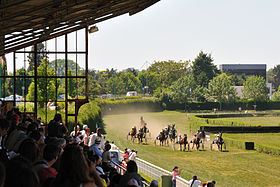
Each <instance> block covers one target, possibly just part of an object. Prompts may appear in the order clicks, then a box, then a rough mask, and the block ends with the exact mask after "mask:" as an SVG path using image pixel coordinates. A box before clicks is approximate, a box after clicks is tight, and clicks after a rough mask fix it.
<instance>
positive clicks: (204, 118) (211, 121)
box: [189, 113, 280, 126]
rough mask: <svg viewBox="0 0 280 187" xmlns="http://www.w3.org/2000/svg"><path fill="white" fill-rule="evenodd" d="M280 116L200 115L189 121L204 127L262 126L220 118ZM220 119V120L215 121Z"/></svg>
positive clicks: (260, 114)
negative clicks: (200, 123) (198, 122)
mask: <svg viewBox="0 0 280 187" xmlns="http://www.w3.org/2000/svg"><path fill="white" fill-rule="evenodd" d="M255 115H257V116H280V114H279V113H255V114H200V115H191V116H190V117H189V119H190V120H191V121H192V122H197V121H200V122H202V123H203V125H205V124H207V125H208V126H211V125H215V126H216V125H222V126H261V125H260V124H251V123H245V122H242V121H235V120H234V121H232V120H227V119H220V118H229V117H252V116H255ZM215 118H219V119H215Z"/></svg>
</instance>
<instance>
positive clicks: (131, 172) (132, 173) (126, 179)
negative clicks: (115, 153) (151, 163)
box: [119, 160, 143, 187]
mask: <svg viewBox="0 0 280 187" xmlns="http://www.w3.org/2000/svg"><path fill="white" fill-rule="evenodd" d="M137 172H138V168H137V164H136V162H135V161H133V160H130V161H128V163H127V171H126V173H125V174H124V175H123V176H122V177H121V179H120V182H119V186H122V187H128V186H129V185H130V184H131V183H133V182H135V181H137V184H136V186H142V185H143V183H142V177H141V176H140V175H139V174H138V173H137Z"/></svg>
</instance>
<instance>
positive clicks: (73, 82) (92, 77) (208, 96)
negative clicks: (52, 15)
mask: <svg viewBox="0 0 280 187" xmlns="http://www.w3.org/2000/svg"><path fill="white" fill-rule="evenodd" d="M37 48H38V49H39V50H40V51H41V53H39V55H37V62H38V70H37V72H38V75H39V76H49V77H51V76H54V75H61V76H63V75H65V59H57V60H56V61H49V60H48V56H47V53H44V50H45V48H44V46H43V45H41V44H40V45H38V46H37ZM28 62H29V66H28V68H27V71H24V69H23V68H21V69H18V70H17V72H16V75H24V74H25V75H33V74H34V55H33V53H31V54H29V55H28ZM76 73H77V75H85V70H84V69H83V68H81V67H80V66H79V65H78V64H77V63H76V62H74V61H72V60H68V71H67V74H68V75H69V76H71V75H75V74H76ZM10 74H11V75H12V73H10ZM279 77H280V65H278V66H276V67H274V68H273V69H271V70H269V71H268V78H267V79H268V81H269V82H271V83H272V84H273V86H274V87H275V88H278V87H279V85H280V79H279ZM88 78H89V81H88V86H89V96H92V97H96V96H98V95H102V94H111V95H125V94H126V93H127V92H128V91H137V92H138V93H139V94H143V95H149V96H154V97H158V98H160V99H162V100H169V101H173V102H179V103H183V102H186V101H202V102H203V101H215V102H219V103H230V102H234V101H236V100H238V99H240V98H238V97H237V93H236V90H235V89H234V88H233V86H244V89H243V92H242V95H243V99H246V100H253V101H256V102H257V101H267V100H268V99H269V97H268V88H267V87H266V80H265V79H264V78H263V77H260V76H250V77H246V76H245V75H243V76H237V75H230V74H226V73H222V72H220V70H218V68H217V66H216V65H214V64H213V58H212V56H211V54H207V53H204V52H203V51H201V52H200V53H199V54H198V55H197V57H196V58H195V59H194V60H193V61H179V62H176V61H173V60H169V61H155V62H154V63H153V64H151V65H150V66H149V67H148V68H147V69H144V70H141V71H140V70H137V69H134V68H128V69H125V70H122V71H117V70H116V69H113V68H112V69H106V70H105V71H98V70H93V69H90V70H89V71H88ZM15 83H16V94H18V95H23V94H24V95H26V98H27V99H28V100H34V88H35V87H34V80H33V79H25V80H23V79H22V78H16V81H15ZM13 84H14V81H13V79H7V80H6V84H5V90H6V93H7V94H6V95H11V94H13V89H14V85H13ZM67 85H68V95H69V96H70V97H73V98H74V97H75V96H76V95H84V93H85V80H84V79H68V83H67ZM23 86H24V87H26V88H28V89H24V90H22V87H23ZM276 90H277V89H276ZM56 91H57V92H58V95H61V94H65V79H63V78H61V79H54V78H48V79H38V80H37V92H38V100H39V101H40V100H41V101H47V100H49V99H51V100H55V99H56V98H55V96H56V95H55V92H56ZM46 93H47V94H46ZM272 99H273V100H280V87H279V88H278V91H276V92H275V93H274V95H273V97H272Z"/></svg>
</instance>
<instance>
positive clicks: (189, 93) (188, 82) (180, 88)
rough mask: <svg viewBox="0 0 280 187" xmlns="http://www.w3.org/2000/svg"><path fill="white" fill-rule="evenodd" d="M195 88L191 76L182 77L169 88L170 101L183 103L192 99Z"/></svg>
mask: <svg viewBox="0 0 280 187" xmlns="http://www.w3.org/2000/svg"><path fill="white" fill-rule="evenodd" d="M195 88H196V84H195V82H194V78H193V76H184V77H182V78H180V79H178V80H177V81H175V82H174V83H173V84H172V85H171V86H170V91H171V94H170V96H171V98H172V100H174V101H176V102H180V103H183V102H186V101H187V100H188V99H193V98H194V95H193V90H195Z"/></svg>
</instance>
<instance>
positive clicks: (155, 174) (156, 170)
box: [136, 158, 190, 187]
mask: <svg viewBox="0 0 280 187" xmlns="http://www.w3.org/2000/svg"><path fill="white" fill-rule="evenodd" d="M136 163H137V166H138V170H139V171H140V172H142V173H144V174H145V175H147V176H149V177H151V178H153V179H155V180H160V178H161V176H162V175H172V173H171V172H170V171H167V170H165V169H163V168H160V167H158V166H156V165H154V164H151V163H150V162H147V161H145V160H142V159H140V158H136ZM176 186H177V187H186V186H190V183H189V182H188V181H187V180H185V179H183V178H182V177H177V180H176Z"/></svg>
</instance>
